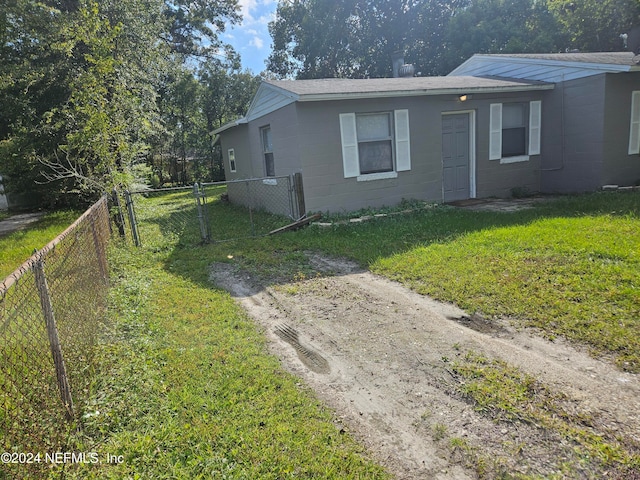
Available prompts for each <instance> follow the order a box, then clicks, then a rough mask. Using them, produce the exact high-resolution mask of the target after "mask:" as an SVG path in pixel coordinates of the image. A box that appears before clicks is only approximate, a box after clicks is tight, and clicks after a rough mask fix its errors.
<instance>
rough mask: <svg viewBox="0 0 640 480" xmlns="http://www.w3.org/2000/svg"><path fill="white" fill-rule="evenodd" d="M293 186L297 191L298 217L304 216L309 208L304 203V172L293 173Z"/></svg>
mask: <svg viewBox="0 0 640 480" xmlns="http://www.w3.org/2000/svg"><path fill="white" fill-rule="evenodd" d="M293 188H294V191H295V192H296V200H297V205H298V218H302V217H304V216H305V215H306V214H307V208H306V206H305V204H304V188H303V186H302V173H300V172H297V173H294V174H293Z"/></svg>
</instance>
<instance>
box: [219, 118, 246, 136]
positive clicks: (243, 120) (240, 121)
mask: <svg viewBox="0 0 640 480" xmlns="http://www.w3.org/2000/svg"><path fill="white" fill-rule="evenodd" d="M247 123H249V121H248V120H247V118H246V117H242V118H238V119H237V120H234V121H233V122H229V123H225V124H224V125H223V126H221V127H220V128H218V129H216V130H214V131H213V132H211V133H213V134H214V135H218V134H220V133H222V132H224V131H226V130H229V129H231V128H234V127H237V126H238V125H244V124H247Z"/></svg>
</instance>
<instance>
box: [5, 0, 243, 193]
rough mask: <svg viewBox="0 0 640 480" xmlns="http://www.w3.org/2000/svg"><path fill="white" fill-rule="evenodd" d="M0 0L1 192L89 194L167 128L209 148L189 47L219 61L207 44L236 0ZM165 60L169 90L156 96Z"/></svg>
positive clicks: (140, 157) (115, 179)
mask: <svg viewBox="0 0 640 480" xmlns="http://www.w3.org/2000/svg"><path fill="white" fill-rule="evenodd" d="M5 4H6V5H5ZM5 4H3V9H2V12H0V26H1V27H3V28H1V29H0V40H2V43H1V45H2V46H1V48H0V102H1V103H2V105H3V109H2V113H1V114H0V171H1V172H2V174H3V176H4V177H5V180H6V181H5V185H6V187H7V190H8V191H14V192H30V193H33V194H36V193H38V192H42V193H43V194H44V195H45V201H46V202H47V203H49V204H56V203H58V204H59V203H60V201H61V199H64V198H65V197H68V195H65V194H69V193H71V194H73V196H74V197H75V198H77V199H79V200H80V201H88V200H91V199H93V198H95V197H96V196H98V195H100V194H101V193H102V192H104V191H107V190H109V189H110V188H111V187H113V186H114V185H127V184H128V183H130V182H131V181H132V175H131V168H132V166H134V165H135V164H137V163H144V162H146V161H147V159H148V157H149V155H150V152H151V150H152V146H155V145H158V144H160V145H164V144H165V137H166V136H167V134H169V135H168V136H169V138H170V140H171V141H172V142H173V143H172V145H177V147H175V148H177V149H181V152H182V155H181V157H179V158H182V159H184V158H185V156H186V152H187V150H188V149H187V147H186V145H191V144H194V143H195V144H196V147H195V148H199V149H200V150H201V151H202V150H205V151H211V141H210V140H211V137H210V135H207V134H206V133H205V134H203V131H205V128H206V127H204V126H203V125H204V122H203V121H202V120H201V118H202V107H201V104H200V103H199V100H200V99H199V98H198V99H197V101H196V102H195V103H194V101H193V100H194V93H193V90H194V88H195V89H198V88H200V86H199V84H198V81H197V77H196V76H195V75H194V73H193V70H192V68H193V67H191V65H193V64H194V63H196V64H197V62H195V61H194V60H193V59H194V58H195V56H198V58H200V59H204V60H206V61H207V62H210V63H211V64H212V65H216V66H218V68H223V67H222V66H221V63H220V61H219V60H213V58H214V57H212V55H211V54H212V53H213V52H214V51H217V49H219V48H222V47H223V46H222V44H221V42H220V40H219V39H218V33H219V32H221V31H223V29H224V23H225V21H227V20H228V21H231V22H235V21H237V20H238V19H239V16H238V14H237V12H236V10H237V9H238V6H237V2H236V1H235V0H199V1H197V2H182V1H176V2H169V1H164V0H122V1H116V0H106V1H100V2H98V1H96V0H70V1H67V2H62V3H61V2H36V1H34V0H13V1H8V2H5ZM228 55H229V56H230V57H232V58H235V57H234V55H233V52H228ZM188 67H189V68H188ZM212 68H213V67H212ZM171 71H175V72H177V74H176V75H174V76H173V77H171V78H169V89H168V90H167V91H170V93H171V94H173V95H175V96H174V97H172V98H170V99H167V98H166V97H165V98H164V105H159V104H158V98H159V97H160V96H161V95H159V93H161V89H162V88H164V85H165V79H166V72H171ZM167 105H168V106H170V108H167V109H165V111H166V112H167V115H166V116H165V115H163V113H164V112H163V110H162V108H164V107H167ZM187 105H188V106H189V108H188V109H187V108H186V106H187ZM176 112H178V113H177V114H176ZM176 117H179V119H181V120H182V121H180V120H178V121H176V120H175V119H176ZM185 119H187V120H188V121H185ZM207 138H208V139H209V142H208V144H207ZM202 139H204V140H202ZM189 142H191V143H189ZM198 142H199V143H200V144H201V143H203V142H204V143H205V144H206V145H205V146H202V145H200V144H199V143H198ZM158 148H159V149H162V148H163V147H156V151H157V150H158Z"/></svg>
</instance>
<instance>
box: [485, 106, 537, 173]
mask: <svg viewBox="0 0 640 480" xmlns="http://www.w3.org/2000/svg"><path fill="white" fill-rule="evenodd" d="M541 123H542V102H541V101H540V100H536V101H533V102H528V103H493V104H491V106H490V119H489V129H490V134H489V160H500V162H501V163H513V162H524V161H527V160H529V156H530V155H539V154H540V133H541Z"/></svg>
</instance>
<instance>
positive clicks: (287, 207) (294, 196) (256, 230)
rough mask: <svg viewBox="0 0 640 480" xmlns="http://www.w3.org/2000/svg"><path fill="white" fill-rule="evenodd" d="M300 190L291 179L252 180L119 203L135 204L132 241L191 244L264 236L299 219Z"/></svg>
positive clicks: (143, 194) (147, 193)
mask: <svg viewBox="0 0 640 480" xmlns="http://www.w3.org/2000/svg"><path fill="white" fill-rule="evenodd" d="M301 188H302V187H301V180H296V179H295V178H294V177H292V176H284V177H267V178H252V179H245V180H234V181H228V182H217V183H203V184H195V185H193V186H190V187H177V188H164V189H154V190H144V191H138V192H131V193H127V192H125V193H124V200H123V201H122V202H121V204H122V205H127V206H129V205H131V208H130V213H129V215H128V220H129V223H130V225H131V226H130V230H131V237H132V239H133V240H134V242H136V239H139V242H140V243H142V244H146V245H147V246H150V247H152V248H153V247H154V245H153V243H154V242H158V241H162V242H164V243H167V242H168V243H171V244H183V245H193V244H197V243H207V242H220V241H225V240H234V239H240V238H248V237H256V236H262V235H266V234H268V233H269V232H271V231H273V230H275V229H277V228H279V227H283V226H285V225H287V224H289V223H291V222H292V221H294V220H297V219H299V218H300V217H302V216H303V215H304V206H303V204H301V202H300V200H299V199H300V198H301V195H302V190H301ZM129 199H131V200H129ZM160 239H161V240H160ZM149 242H151V243H152V244H151V245H149Z"/></svg>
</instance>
